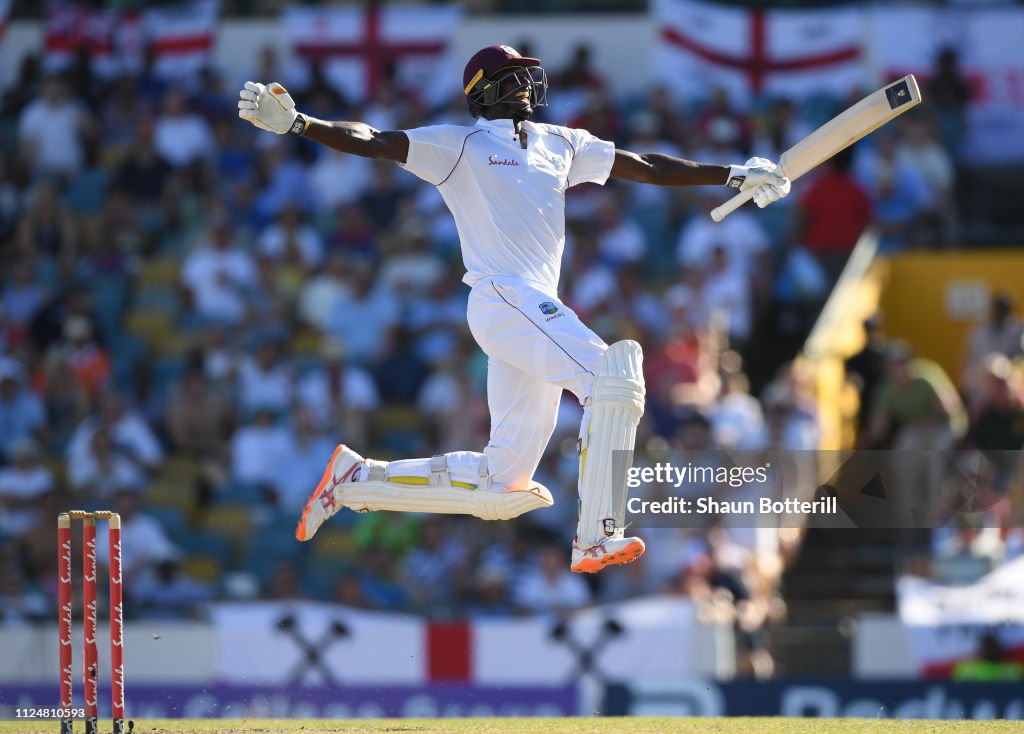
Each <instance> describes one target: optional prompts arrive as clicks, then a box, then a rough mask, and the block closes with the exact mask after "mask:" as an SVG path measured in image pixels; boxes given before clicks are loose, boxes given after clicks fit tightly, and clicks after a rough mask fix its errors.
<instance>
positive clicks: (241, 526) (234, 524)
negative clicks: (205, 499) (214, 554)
mask: <svg viewBox="0 0 1024 734" xmlns="http://www.w3.org/2000/svg"><path fill="white" fill-rule="evenodd" d="M200 526H201V527H202V529H203V530H204V531H205V532H206V533H208V534H211V535H217V536H219V537H221V538H223V539H224V540H226V541H227V542H228V545H229V547H230V550H231V556H232V558H240V557H241V556H242V553H243V551H244V549H245V548H246V547H247V546H248V544H249V542H250V540H251V539H252V538H253V522H252V513H251V512H250V510H249V508H248V507H246V506H242V505H214V506H212V507H208V508H206V509H205V510H203V511H202V515H201V518H200Z"/></svg>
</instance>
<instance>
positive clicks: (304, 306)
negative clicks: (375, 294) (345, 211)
mask: <svg viewBox="0 0 1024 734" xmlns="http://www.w3.org/2000/svg"><path fill="white" fill-rule="evenodd" d="M350 157H352V156H350ZM348 272H349V265H348V256H347V255H346V254H345V253H343V252H337V251H335V252H332V253H330V254H329V255H328V256H327V260H326V262H325V264H324V267H323V268H320V269H318V270H317V272H316V273H315V274H314V275H312V277H310V278H309V279H308V280H306V282H305V283H304V284H303V286H302V292H301V293H300V294H299V298H298V310H299V315H300V316H301V318H302V320H303V321H305V323H306V324H308V325H310V326H314V327H316V328H317V329H318V330H320V331H327V329H328V326H329V325H330V323H331V319H332V317H333V316H334V314H335V313H336V312H337V310H338V307H339V304H341V303H343V302H344V301H345V300H346V299H348V298H350V297H351V296H352V289H351V288H350V287H349V279H348Z"/></svg>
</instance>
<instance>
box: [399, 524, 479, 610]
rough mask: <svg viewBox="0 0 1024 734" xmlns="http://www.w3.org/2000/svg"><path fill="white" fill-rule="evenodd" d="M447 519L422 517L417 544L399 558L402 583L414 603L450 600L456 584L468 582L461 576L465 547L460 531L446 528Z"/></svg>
mask: <svg viewBox="0 0 1024 734" xmlns="http://www.w3.org/2000/svg"><path fill="white" fill-rule="evenodd" d="M448 522H449V521H448V520H447V519H444V518H439V517H427V518H424V520H423V522H422V524H421V525H420V533H419V541H418V542H417V544H416V547H415V548H414V549H413V550H412V551H411V552H410V553H409V555H407V556H406V557H405V559H404V560H403V561H402V568H401V571H400V575H401V578H402V582H403V586H405V588H406V590H407V591H408V592H409V596H410V597H411V598H412V600H413V602H414V603H415V604H418V605H421V606H443V605H445V604H450V603H451V602H453V601H454V600H455V597H456V592H457V587H458V586H459V585H460V584H462V583H465V584H467V585H468V584H469V583H470V582H471V579H467V578H464V576H463V571H465V570H466V548H465V546H464V545H463V541H462V538H461V536H460V535H459V534H457V533H451V532H448V531H447V530H446V525H447V524H448Z"/></svg>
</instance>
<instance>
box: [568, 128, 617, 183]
mask: <svg viewBox="0 0 1024 734" xmlns="http://www.w3.org/2000/svg"><path fill="white" fill-rule="evenodd" d="M569 132H570V133H571V135H570V137H569V140H570V142H571V143H572V145H573V148H574V151H573V157H572V165H571V166H570V167H569V178H568V185H569V186H578V185H579V184H584V183H596V184H604V182H605V181H607V180H608V176H610V175H611V172H612V164H613V163H614V162H615V143H611V142H609V141H607V140H601V138H598V137H595V136H593V135H591V134H590V133H589V132H587V131H586V130H570V131H569Z"/></svg>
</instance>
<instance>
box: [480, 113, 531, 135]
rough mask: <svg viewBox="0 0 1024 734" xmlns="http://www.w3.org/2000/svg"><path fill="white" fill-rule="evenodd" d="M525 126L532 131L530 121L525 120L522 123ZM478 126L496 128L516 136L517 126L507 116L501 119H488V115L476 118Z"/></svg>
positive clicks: (489, 128) (528, 130) (498, 130)
mask: <svg viewBox="0 0 1024 734" xmlns="http://www.w3.org/2000/svg"><path fill="white" fill-rule="evenodd" d="M522 125H523V127H524V128H525V129H526V131H527V132H530V121H529V120H524V121H523V123H522ZM476 127H480V128H484V129H486V130H494V131H495V132H501V133H507V134H508V135H509V136H510V137H515V126H514V125H513V123H512V120H510V119H509V118H507V117H505V118H502V119H499V120H488V119H487V118H486V117H478V118H476Z"/></svg>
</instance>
